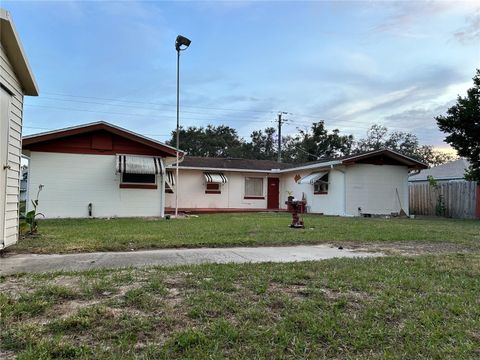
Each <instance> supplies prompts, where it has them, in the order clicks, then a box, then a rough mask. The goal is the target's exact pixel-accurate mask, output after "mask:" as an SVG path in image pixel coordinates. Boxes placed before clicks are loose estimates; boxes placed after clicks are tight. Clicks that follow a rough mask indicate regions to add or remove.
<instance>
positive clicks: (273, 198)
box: [267, 178, 280, 209]
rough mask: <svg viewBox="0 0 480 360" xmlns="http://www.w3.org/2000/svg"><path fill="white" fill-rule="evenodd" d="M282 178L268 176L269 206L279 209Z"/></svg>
mask: <svg viewBox="0 0 480 360" xmlns="http://www.w3.org/2000/svg"><path fill="white" fill-rule="evenodd" d="M279 187H280V179H279V178H268V193H267V207H268V208H269V209H278V201H279V196H280V189H279Z"/></svg>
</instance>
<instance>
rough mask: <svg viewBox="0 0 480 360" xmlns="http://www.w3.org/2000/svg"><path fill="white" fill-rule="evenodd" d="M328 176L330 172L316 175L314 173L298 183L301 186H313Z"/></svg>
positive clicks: (321, 172)
mask: <svg viewBox="0 0 480 360" xmlns="http://www.w3.org/2000/svg"><path fill="white" fill-rule="evenodd" d="M326 174H328V171H320V172H316V173H313V174H310V175H307V176H304V177H302V178H301V179H300V180H299V181H298V183H299V184H311V185H313V184H315V183H316V182H317V181H318V180H320V179H321V178H322V177H323V176H324V175H326Z"/></svg>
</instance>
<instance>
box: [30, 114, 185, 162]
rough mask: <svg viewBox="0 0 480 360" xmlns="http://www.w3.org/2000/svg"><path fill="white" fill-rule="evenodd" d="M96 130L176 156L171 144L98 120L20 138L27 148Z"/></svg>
mask: <svg viewBox="0 0 480 360" xmlns="http://www.w3.org/2000/svg"><path fill="white" fill-rule="evenodd" d="M98 130H105V131H107V132H109V133H112V134H116V135H118V136H121V137H124V138H127V139H129V140H132V141H135V142H138V143H140V144H143V145H146V146H149V147H151V148H154V149H157V150H161V151H163V152H165V153H167V154H169V155H171V156H176V151H177V149H176V148H174V147H172V146H169V145H166V144H164V143H162V142H160V141H157V140H154V139H150V138H148V137H146V136H143V135H140V134H137V133H135V132H133V131H129V130H126V129H124V128H121V127H119V126H116V125H113V124H110V123H108V122H105V121H98V122H94V123H89V124H84V125H79V126H72V127H68V128H64V129H59V130H54V131H47V132H43V133H38V134H34V135H27V136H24V137H23V139H22V148H23V149H28V148H29V146H30V145H34V144H40V143H43V142H47V141H51V140H57V139H61V138H65V137H68V136H73V135H79V134H85V133H89V132H93V131H98ZM179 152H180V156H182V155H183V151H182V150H179Z"/></svg>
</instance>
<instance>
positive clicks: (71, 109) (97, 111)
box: [25, 104, 270, 124]
mask: <svg viewBox="0 0 480 360" xmlns="http://www.w3.org/2000/svg"><path fill="white" fill-rule="evenodd" d="M25 105H26V106H33V107H40V108H46V109H55V110H67V111H84V112H90V113H98V114H111V115H125V116H142V117H149V118H151V119H152V120H161V119H158V118H154V117H152V115H149V114H132V113H121V112H112V111H101V110H89V109H76V108H67V107H58V106H48V105H37V104H25ZM161 116H162V118H163V119H175V116H163V115H161ZM183 119H185V120H196V121H225V122H226V121H245V122H258V123H264V124H265V123H268V122H269V121H270V120H265V121H263V120H250V119H228V120H224V119H207V118H203V119H200V118H187V117H183Z"/></svg>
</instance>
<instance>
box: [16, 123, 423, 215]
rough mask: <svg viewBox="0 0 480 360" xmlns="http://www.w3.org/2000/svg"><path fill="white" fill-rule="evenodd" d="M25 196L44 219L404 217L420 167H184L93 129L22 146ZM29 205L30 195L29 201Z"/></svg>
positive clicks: (344, 161) (345, 163)
mask: <svg viewBox="0 0 480 360" xmlns="http://www.w3.org/2000/svg"><path fill="white" fill-rule="evenodd" d="M23 149H24V154H25V155H26V156H28V157H29V158H30V166H29V193H30V194H34V193H36V191H37V189H38V187H39V186H40V185H44V187H43V191H42V192H41V195H40V203H39V210H40V211H41V212H42V213H44V214H45V216H46V217H50V218H51V217H88V216H94V217H113V216H119V217H126V216H163V215H164V211H165V210H164V209H165V208H167V211H172V210H173V208H174V207H175V192H176V191H178V202H179V209H180V211H190V212H195V211H196V212H202V211H217V212H222V211H266V210H271V211H279V210H286V209H287V205H286V204H285V202H286V200H287V198H288V196H290V195H291V196H294V197H295V198H296V199H301V200H305V202H306V210H307V211H308V212H311V213H322V214H326V215H341V216H358V215H362V214H391V213H398V212H399V211H400V208H401V207H403V209H404V210H405V211H407V212H408V174H409V171H410V170H413V169H415V170H419V169H424V168H426V165H424V164H423V163H420V162H418V161H416V160H414V159H411V158H409V157H407V156H404V155H401V154H399V153H396V152H394V151H390V150H378V151H371V152H368V153H363V154H357V155H351V156H346V157H343V158H337V159H325V160H319V161H315V162H311V163H306V164H301V165H293V164H286V163H278V162H275V161H266V160H247V159H223V158H202V157H189V156H184V154H183V153H181V158H182V161H181V163H180V165H179V178H178V182H176V181H175V175H174V172H175V162H176V160H175V155H176V149H175V148H172V147H170V146H167V145H165V144H162V143H160V142H157V141H155V140H151V139H148V138H145V137H144V136H142V135H139V134H135V133H132V132H130V131H128V130H125V129H122V128H119V127H117V126H114V125H111V124H108V123H105V122H99V123H93V124H87V125H82V126H77V127H73V128H68V129H62V130H57V131H51V132H47V133H41V134H37V135H32V136H27V137H25V138H24V142H23ZM31 196H32V195H30V197H31Z"/></svg>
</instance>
